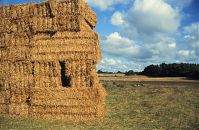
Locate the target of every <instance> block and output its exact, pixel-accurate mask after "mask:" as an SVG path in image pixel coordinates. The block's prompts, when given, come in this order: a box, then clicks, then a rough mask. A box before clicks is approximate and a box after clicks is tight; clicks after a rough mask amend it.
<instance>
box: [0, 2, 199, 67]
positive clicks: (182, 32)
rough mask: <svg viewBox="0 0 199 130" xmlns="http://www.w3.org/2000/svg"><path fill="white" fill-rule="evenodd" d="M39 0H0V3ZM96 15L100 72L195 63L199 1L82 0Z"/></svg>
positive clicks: (198, 53) (198, 43) (198, 54)
mask: <svg viewBox="0 0 199 130" xmlns="http://www.w3.org/2000/svg"><path fill="white" fill-rule="evenodd" d="M31 1H32V2H33V1H34V2H40V1H43V0H14V1H13V0H0V5H7V4H17V3H25V2H31ZM84 1H86V2H87V3H88V4H89V5H90V6H91V7H92V9H93V10H94V11H95V12H96V14H97V16H98V24H97V27H96V29H95V30H96V31H97V32H98V33H99V35H100V45H101V48H102V62H101V64H99V65H98V69H102V70H103V71H127V70H130V69H133V70H134V71H141V70H143V69H144V67H146V66H147V65H150V64H160V63H162V62H165V63H181V62H188V63H199V14H198V12H199V0H84Z"/></svg>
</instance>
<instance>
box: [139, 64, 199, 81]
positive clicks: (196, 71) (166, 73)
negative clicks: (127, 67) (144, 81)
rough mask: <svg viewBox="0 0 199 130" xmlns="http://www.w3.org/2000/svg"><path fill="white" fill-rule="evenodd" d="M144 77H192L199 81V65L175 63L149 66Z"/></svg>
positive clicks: (144, 72)
mask: <svg viewBox="0 0 199 130" xmlns="http://www.w3.org/2000/svg"><path fill="white" fill-rule="evenodd" d="M141 74H142V75H147V76H153V77H177V76H179V77H190V78H197V79H199V64H188V63H180V64H177V63H174V64H165V63H162V64H160V65H149V66H147V67H146V68H145V69H144V71H142V72H141Z"/></svg>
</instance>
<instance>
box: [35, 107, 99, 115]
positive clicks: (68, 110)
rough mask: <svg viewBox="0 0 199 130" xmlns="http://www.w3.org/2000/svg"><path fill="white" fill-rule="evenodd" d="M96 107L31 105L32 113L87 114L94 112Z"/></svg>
mask: <svg viewBox="0 0 199 130" xmlns="http://www.w3.org/2000/svg"><path fill="white" fill-rule="evenodd" d="M96 109H97V108H96V107H89V106H81V105H78V106H48V105H40V106H33V107H32V109H31V110H32V111H31V112H32V113H37V114H57V115H59V114H65V115H87V114H88V115H89V114H95V113H96Z"/></svg>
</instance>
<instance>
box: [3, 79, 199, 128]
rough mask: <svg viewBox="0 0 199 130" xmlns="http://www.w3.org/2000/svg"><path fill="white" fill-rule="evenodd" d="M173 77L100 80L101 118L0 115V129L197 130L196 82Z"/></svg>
mask: <svg viewBox="0 0 199 130" xmlns="http://www.w3.org/2000/svg"><path fill="white" fill-rule="evenodd" d="M137 78H138V77H137ZM168 79H170V81H168ZM171 80H172V81H173V82H171ZM175 80H176V79H175V78H174V79H173V78H167V81H162V80H159V81H157V79H156V81H154V80H152V79H151V81H149V79H148V81H146V82H144V83H140V82H138V81H125V80H124V81H122V80H120V81H116V80H115V81H114V80H111V81H108V80H101V83H102V84H103V86H104V87H105V88H106V90H107V93H108V96H107V100H106V116H105V118H104V120H99V121H87V122H66V121H59V120H58V121H46V120H27V119H20V120H16V119H10V118H3V117H1V118H0V129H3V130H6V129H17V130H23V129H53V130H71V129H89V130H95V129H106V130H112V129H114V130H136V129H137V130H197V129H198V128H199V113H198V111H199V100H198V99H199V85H198V81H193V82H192V81H191V80H188V81H187V82H185V80H179V79H178V80H177V81H175ZM181 81H182V82H181Z"/></svg>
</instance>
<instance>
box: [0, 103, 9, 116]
mask: <svg viewBox="0 0 199 130" xmlns="http://www.w3.org/2000/svg"><path fill="white" fill-rule="evenodd" d="M7 111H8V107H7V105H6V104H0V114H3V115H4V114H7Z"/></svg>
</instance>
